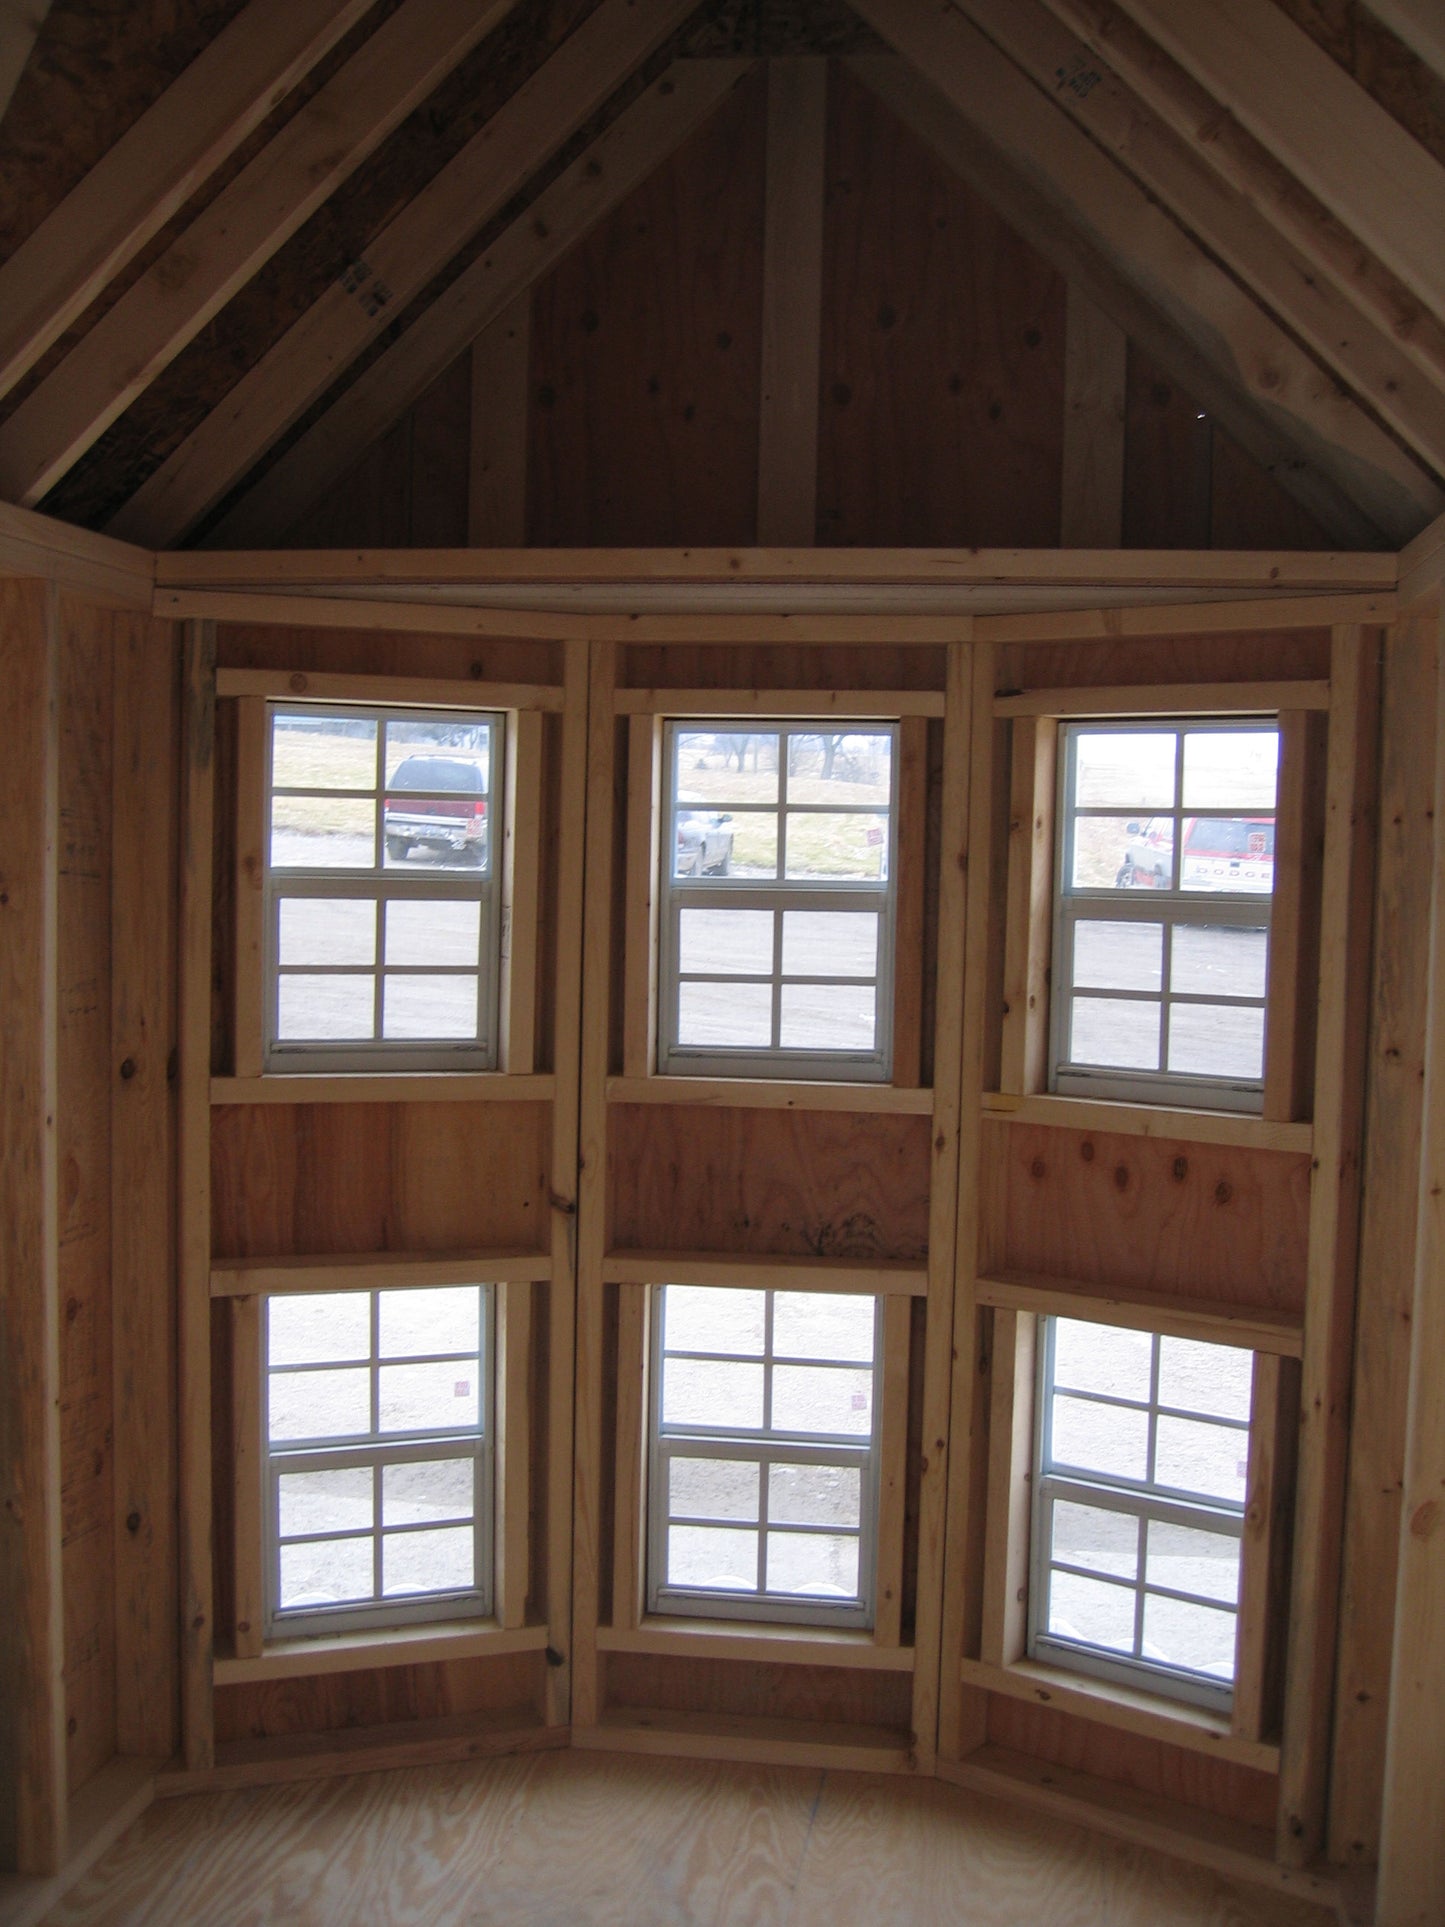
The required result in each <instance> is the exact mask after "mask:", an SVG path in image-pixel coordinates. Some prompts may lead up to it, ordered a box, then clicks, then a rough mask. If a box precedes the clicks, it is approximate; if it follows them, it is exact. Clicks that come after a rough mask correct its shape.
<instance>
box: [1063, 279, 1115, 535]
mask: <svg viewBox="0 0 1445 1927" xmlns="http://www.w3.org/2000/svg"><path fill="white" fill-rule="evenodd" d="M1128 356H1129V338H1128V336H1127V335H1126V334H1125V333H1124V331H1123V329H1122V328H1120V327H1119V326H1118V325H1117V324H1116V323H1115V322H1113V321H1111V320H1110V318H1109V316H1108V315H1106V314H1105V313H1104V311H1103V309H1102V308H1100V307H1099V306H1098V305H1097V303H1096V302H1094V301H1091V300H1090V299H1089V297H1088V295H1087V294H1085V292H1084V291H1083V289H1082V288H1079V287H1076V286H1075V285H1074V284H1073V283H1072V282H1070V284H1069V291H1068V296H1067V306H1066V309H1065V320H1064V473H1063V482H1062V485H1061V488H1060V495H1061V505H1060V513H1059V542H1060V545H1061V546H1062V547H1063V548H1066V549H1109V548H1118V547H1119V546H1120V545H1121V544H1122V542H1123V539H1124V398H1125V378H1126V375H1127V372H1128V370H1127V363H1128Z"/></svg>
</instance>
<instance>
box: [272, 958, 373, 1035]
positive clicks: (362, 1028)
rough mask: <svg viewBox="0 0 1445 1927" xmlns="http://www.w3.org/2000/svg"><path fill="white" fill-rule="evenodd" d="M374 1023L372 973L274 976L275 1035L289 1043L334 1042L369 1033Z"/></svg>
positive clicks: (371, 1032) (371, 1031) (371, 1033)
mask: <svg viewBox="0 0 1445 1927" xmlns="http://www.w3.org/2000/svg"><path fill="white" fill-rule="evenodd" d="M375 1024H376V979H375V977H371V976H366V977H360V976H357V977H351V976H346V977H312V976H307V975H305V974H304V973H298V974H297V975H295V976H290V975H287V976H282V977H278V978H277V979H276V1035H277V1037H278V1038H279V1039H280V1040H281V1041H282V1042H283V1043H286V1042H290V1043H312V1042H317V1043H337V1042H339V1041H341V1040H342V1039H344V1038H347V1037H367V1038H369V1037H371V1036H372V1035H373V1032H374V1028H375Z"/></svg>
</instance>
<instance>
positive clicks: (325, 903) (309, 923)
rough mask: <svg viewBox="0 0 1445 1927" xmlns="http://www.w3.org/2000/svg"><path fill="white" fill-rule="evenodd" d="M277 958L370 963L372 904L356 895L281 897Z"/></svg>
mask: <svg viewBox="0 0 1445 1927" xmlns="http://www.w3.org/2000/svg"><path fill="white" fill-rule="evenodd" d="M276 908H277V912H278V930H277V961H278V962H279V963H283V964H374V963H375V962H376V905H375V904H374V903H372V902H370V901H369V900H367V899H365V898H358V897H282V899H281V901H280V902H279V903H278V904H277V906H276Z"/></svg>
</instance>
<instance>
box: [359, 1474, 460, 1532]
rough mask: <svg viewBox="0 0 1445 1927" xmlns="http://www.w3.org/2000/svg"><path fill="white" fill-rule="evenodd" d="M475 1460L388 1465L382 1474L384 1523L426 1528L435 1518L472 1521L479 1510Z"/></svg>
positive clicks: (382, 1517)
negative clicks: (475, 1487)
mask: <svg viewBox="0 0 1445 1927" xmlns="http://www.w3.org/2000/svg"><path fill="white" fill-rule="evenodd" d="M475 1482H476V1461H475V1460H474V1459H420V1460H417V1461H415V1462H413V1463H410V1464H407V1465H387V1466H383V1467H382V1473H381V1522H382V1524H383V1525H387V1526H413V1525H426V1524H429V1523H430V1522H431V1521H432V1520H433V1519H470V1518H471V1516H472V1513H473V1511H474V1510H475V1507H476V1495H475V1492H474V1486H475Z"/></svg>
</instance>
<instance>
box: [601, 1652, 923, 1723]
mask: <svg viewBox="0 0 1445 1927" xmlns="http://www.w3.org/2000/svg"><path fill="white" fill-rule="evenodd" d="M606 1666H607V1675H606V1704H607V1705H608V1706H649V1707H656V1708H659V1709H661V1710H665V1711H668V1712H675V1713H720V1714H728V1713H733V1714H740V1715H742V1716H743V1717H745V1718H746V1717H754V1718H772V1719H782V1720H841V1721H845V1722H847V1723H848V1724H849V1725H865V1726H894V1727H901V1728H903V1729H904V1730H905V1731H906V1730H907V1728H908V1724H909V1714H910V1695H911V1691H912V1681H911V1680H910V1678H909V1676H908V1674H907V1673H885V1672H875V1671H871V1670H865V1669H857V1670H854V1669H845V1668H843V1667H831V1666H767V1665H759V1664H756V1663H754V1662H752V1661H749V1660H739V1659H664V1658H662V1657H660V1656H659V1655H657V1654H653V1653H647V1654H643V1653H609V1654H608V1655H607V1661H606Z"/></svg>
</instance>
